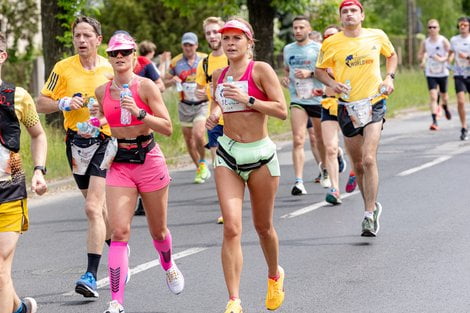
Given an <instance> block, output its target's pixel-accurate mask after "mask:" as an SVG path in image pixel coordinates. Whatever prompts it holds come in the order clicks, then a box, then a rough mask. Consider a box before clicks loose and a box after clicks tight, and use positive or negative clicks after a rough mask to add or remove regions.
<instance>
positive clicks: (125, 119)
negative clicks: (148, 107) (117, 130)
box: [120, 84, 132, 125]
mask: <svg viewBox="0 0 470 313" xmlns="http://www.w3.org/2000/svg"><path fill="white" fill-rule="evenodd" d="M126 96H127V97H132V92H131V90H130V89H129V85H128V84H123V85H122V90H121V94H120V98H121V102H122V99H124V97H126ZM131 118H132V116H131V112H129V110H127V109H123V108H121V124H122V125H129V124H130V123H131Z"/></svg>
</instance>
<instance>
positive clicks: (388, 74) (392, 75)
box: [386, 73, 395, 79]
mask: <svg viewBox="0 0 470 313" xmlns="http://www.w3.org/2000/svg"><path fill="white" fill-rule="evenodd" d="M386 76H390V78H392V79H395V73H387V75H386Z"/></svg>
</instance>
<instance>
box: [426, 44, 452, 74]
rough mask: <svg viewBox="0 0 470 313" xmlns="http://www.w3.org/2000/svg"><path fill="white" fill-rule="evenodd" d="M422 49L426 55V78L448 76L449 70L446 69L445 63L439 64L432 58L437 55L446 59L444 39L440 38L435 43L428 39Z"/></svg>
mask: <svg viewBox="0 0 470 313" xmlns="http://www.w3.org/2000/svg"><path fill="white" fill-rule="evenodd" d="M424 48H425V52H426V54H427V59H426V70H425V71H426V76H428V77H446V76H449V70H448V69H447V61H445V62H439V61H436V60H434V59H433V56H435V55H438V56H440V57H443V56H445V57H447V55H448V54H449V51H446V49H445V46H444V37H443V36H440V35H439V37H438V38H437V40H436V41H434V42H433V41H431V39H430V38H429V37H428V38H426V40H425V41H424Z"/></svg>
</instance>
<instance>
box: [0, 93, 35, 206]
mask: <svg viewBox="0 0 470 313" xmlns="http://www.w3.org/2000/svg"><path fill="white" fill-rule="evenodd" d="M14 92H15V97H14V110H15V115H16V117H17V119H18V121H19V122H21V123H22V124H23V125H24V126H25V127H26V128H30V127H33V126H35V125H37V124H38V123H39V116H38V114H37V112H36V106H35V105H34V101H33V99H32V98H31V96H30V95H29V93H28V92H27V91H26V90H24V89H23V88H21V87H16V88H15V90H14ZM0 105H6V104H5V103H1V104H0ZM0 109H2V110H3V109H4V108H0ZM1 122H2V121H0V123H1ZM24 198H26V184H25V175H24V171H23V167H22V163H21V158H20V154H19V153H15V152H13V151H11V150H9V149H7V148H6V147H4V146H3V145H2V144H0V203H5V202H10V201H14V200H19V199H24Z"/></svg>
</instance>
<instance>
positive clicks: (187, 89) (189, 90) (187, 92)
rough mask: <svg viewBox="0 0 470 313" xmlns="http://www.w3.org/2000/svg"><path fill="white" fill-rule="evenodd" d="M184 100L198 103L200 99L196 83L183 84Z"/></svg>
mask: <svg viewBox="0 0 470 313" xmlns="http://www.w3.org/2000/svg"><path fill="white" fill-rule="evenodd" d="M181 85H182V87H183V94H184V100H186V101H190V102H198V101H199V99H198V98H197V95H196V89H197V84H196V82H190V83H182V84H181Z"/></svg>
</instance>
